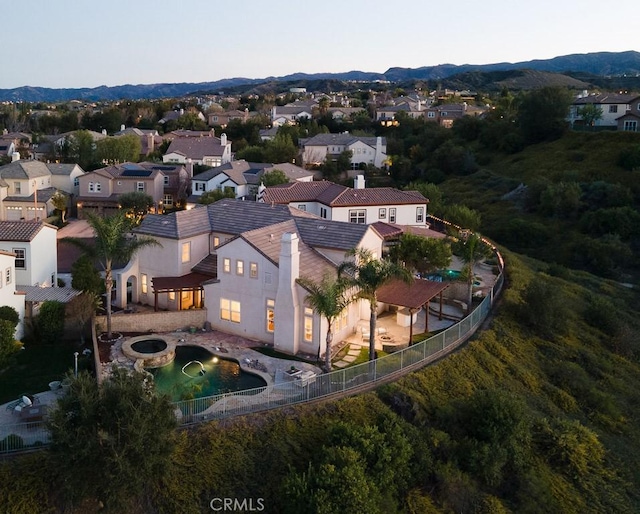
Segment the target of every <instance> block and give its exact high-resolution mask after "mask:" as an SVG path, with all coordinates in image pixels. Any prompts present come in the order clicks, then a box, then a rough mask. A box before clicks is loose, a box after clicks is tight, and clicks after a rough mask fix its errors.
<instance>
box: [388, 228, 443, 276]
mask: <svg viewBox="0 0 640 514" xmlns="http://www.w3.org/2000/svg"><path fill="white" fill-rule="evenodd" d="M389 258H390V259H392V260H393V261H395V262H397V263H398V264H404V266H405V267H407V268H409V269H412V270H415V271H417V272H418V273H422V274H427V273H431V272H433V271H435V270H438V269H444V268H447V267H448V266H449V264H451V245H450V244H449V242H448V241H446V240H444V239H434V238H429V237H422V236H418V235H415V234H410V233H404V234H402V235H401V236H400V239H399V241H398V242H397V244H395V245H393V246H392V247H391V249H390V251H389Z"/></svg>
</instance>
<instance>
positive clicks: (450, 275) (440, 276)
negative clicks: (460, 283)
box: [423, 269, 462, 282]
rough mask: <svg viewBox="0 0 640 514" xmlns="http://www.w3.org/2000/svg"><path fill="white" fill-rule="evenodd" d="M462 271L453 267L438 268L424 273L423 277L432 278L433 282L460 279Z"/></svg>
mask: <svg viewBox="0 0 640 514" xmlns="http://www.w3.org/2000/svg"><path fill="white" fill-rule="evenodd" d="M461 274H462V272H460V271H458V270H455V269H448V270H440V271H436V272H435V273H431V274H429V275H425V276H424V277H423V278H426V279H427V280H432V281H433V282H449V281H452V280H460V275H461Z"/></svg>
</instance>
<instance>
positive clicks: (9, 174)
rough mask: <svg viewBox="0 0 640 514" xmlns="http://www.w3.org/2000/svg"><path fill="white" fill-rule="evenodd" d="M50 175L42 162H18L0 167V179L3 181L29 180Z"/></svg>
mask: <svg viewBox="0 0 640 514" xmlns="http://www.w3.org/2000/svg"><path fill="white" fill-rule="evenodd" d="M50 175H51V172H50V171H49V168H47V165H46V164H45V163H44V162H40V161H23V160H18V161H15V162H12V163H9V164H5V165H4V166H0V177H2V178H4V179H31V178H38V177H48V176H50Z"/></svg>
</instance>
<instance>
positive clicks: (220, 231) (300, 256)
mask: <svg viewBox="0 0 640 514" xmlns="http://www.w3.org/2000/svg"><path fill="white" fill-rule="evenodd" d="M136 233H138V234H141V235H147V236H152V237H154V238H155V239H156V240H157V241H158V242H159V243H160V244H161V245H162V246H161V247H148V248H143V249H141V250H140V252H139V253H138V254H137V255H136V258H135V259H134V260H132V261H131V262H130V263H129V264H128V265H127V266H126V267H125V268H124V269H122V270H118V271H116V272H115V278H116V284H117V285H116V289H117V291H118V293H117V295H116V296H117V297H116V303H118V304H119V305H120V306H122V307H124V306H126V303H127V301H132V302H138V301H139V302H142V303H145V304H148V305H153V306H154V307H155V308H156V309H158V310H160V309H167V310H178V309H189V308H206V309H207V320H208V322H209V323H210V324H211V326H212V327H213V328H215V329H219V330H222V331H224V332H227V333H231V334H236V335H241V336H243V337H247V338H250V339H256V340H258V341H262V342H264V343H267V344H272V345H273V347H274V348H276V349H278V350H279V351H282V352H286V353H291V354H296V353H306V354H313V355H317V354H322V353H324V349H325V336H326V321H325V320H323V319H321V318H320V317H319V316H318V315H317V314H316V313H315V312H313V310H312V309H310V308H309V307H308V306H307V305H306V304H305V297H306V292H305V290H304V288H302V287H301V286H300V285H299V284H298V283H297V281H296V280H297V279H298V278H300V277H308V278H311V279H313V280H320V279H322V277H323V276H324V275H325V274H335V273H336V272H337V266H338V265H339V263H341V262H343V261H344V259H345V254H346V252H347V251H348V250H350V249H352V248H355V247H360V248H366V249H369V250H370V251H371V252H372V253H373V254H374V255H378V256H380V255H382V245H383V238H382V236H381V235H380V234H379V233H378V232H377V231H376V230H375V229H374V228H373V227H372V226H369V225H361V224H352V223H344V222H335V221H330V220H326V219H322V218H318V217H316V216H313V215H311V214H309V213H306V212H304V211H300V210H298V209H294V208H290V207H288V206H283V205H267V204H264V203H256V202H244V201H241V200H232V199H225V200H221V201H219V202H216V203H214V204H211V205H208V206H202V207H196V208H194V209H191V210H188V211H179V212H176V213H172V214H170V215H167V216H158V215H148V216H146V217H145V219H144V220H143V222H142V224H141V225H140V227H138V229H136ZM127 286H129V289H130V290H131V291H133V294H132V297H131V298H127V297H126V294H125V293H124V292H125V291H127V288H128V287H127ZM367 315H368V306H365V305H363V304H361V303H354V304H352V305H351V306H350V307H349V308H348V309H346V311H345V312H344V313H343V314H342V315H341V316H340V318H339V320H338V321H337V323H336V326H335V327H334V328H335V333H336V337H341V336H346V334H347V333H352V332H353V330H354V329H355V327H356V326H357V324H358V322H359V321H360V319H361V318H362V319H366V317H367Z"/></svg>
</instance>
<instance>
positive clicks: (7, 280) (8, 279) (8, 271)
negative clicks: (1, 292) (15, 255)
mask: <svg viewBox="0 0 640 514" xmlns="http://www.w3.org/2000/svg"><path fill="white" fill-rule="evenodd" d="M4 277H5V283H6V284H11V268H7V269H6V270H5V272H4Z"/></svg>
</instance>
